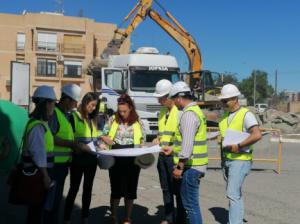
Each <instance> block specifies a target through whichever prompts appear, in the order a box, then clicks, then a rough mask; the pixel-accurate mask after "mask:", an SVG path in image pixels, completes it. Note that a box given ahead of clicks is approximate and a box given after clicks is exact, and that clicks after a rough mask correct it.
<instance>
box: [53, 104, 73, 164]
mask: <svg viewBox="0 0 300 224" xmlns="http://www.w3.org/2000/svg"><path fill="white" fill-rule="evenodd" d="M54 111H55V113H56V117H57V121H58V124H59V129H58V132H57V133H56V134H55V136H57V137H59V138H60V139H62V140H69V141H73V140H74V133H73V129H72V126H71V124H70V122H69V121H68V119H67V118H66V116H65V114H64V113H63V112H62V111H61V110H60V109H59V108H57V107H56V108H55V109H54ZM71 152H72V150H71V149H70V148H68V147H62V146H58V145H54V156H55V158H54V162H55V163H66V162H70V161H71V158H72V157H71V156H72V153H71Z"/></svg>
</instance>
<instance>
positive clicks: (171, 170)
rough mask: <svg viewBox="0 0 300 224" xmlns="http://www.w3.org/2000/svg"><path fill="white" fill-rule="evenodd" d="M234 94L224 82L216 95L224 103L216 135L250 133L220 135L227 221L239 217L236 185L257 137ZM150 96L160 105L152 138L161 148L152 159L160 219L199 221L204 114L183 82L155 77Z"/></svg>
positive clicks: (179, 223)
mask: <svg viewBox="0 0 300 224" xmlns="http://www.w3.org/2000/svg"><path fill="white" fill-rule="evenodd" d="M240 94H241V93H240V91H239V90H238V88H237V87H236V86H234V85H232V84H227V85H224V86H223V88H222V90H221V94H220V96H219V99H220V100H221V102H222V105H223V108H224V115H223V117H222V118H221V119H220V121H219V129H220V133H221V137H222V140H223V138H224V137H225V136H226V131H227V130H228V129H230V130H234V131H239V132H248V133H249V134H250V135H249V137H248V138H246V139H244V140H243V141H242V142H239V143H237V144H233V145H222V140H221V142H220V146H221V152H222V158H221V159H222V169H223V174H224V179H225V181H226V196H227V198H228V199H229V220H228V223H229V224H242V223H243V218H244V205H243V198H242V185H243V182H244V179H245V177H246V176H247V174H248V173H249V171H250V169H251V165H252V151H253V147H252V145H253V144H254V143H255V142H257V141H258V140H260V139H261V133H260V130H259V127H258V123H257V121H256V119H255V116H254V115H253V114H252V113H251V112H250V111H249V110H248V109H247V108H244V107H241V106H240V105H239V102H238V96H239V95H240ZM154 96H156V97H157V98H158V101H159V103H160V104H161V105H162V106H163V107H162V109H161V111H160V114H159V118H158V127H159V135H158V137H157V138H156V139H155V140H154V142H155V143H159V144H160V145H161V147H162V149H163V152H162V153H160V155H159V158H158V164H157V168H158V172H159V177H160V183H161V188H162V192H163V199H164V219H163V220H162V222H161V224H170V223H176V224H184V223H189V224H202V223H203V220H202V216H201V210H200V206H199V188H200V180H201V178H202V177H204V176H205V173H206V169H207V164H208V155H207V135H206V129H207V127H206V118H205V116H204V114H203V113H202V111H201V109H200V107H199V106H198V105H197V103H196V102H194V101H193V94H192V91H191V89H190V88H189V87H188V85H187V84H186V83H185V82H182V81H179V82H176V83H175V84H172V83H171V82H170V81H168V80H160V81H159V82H158V83H157V84H156V89H155V94H154ZM173 195H175V197H176V206H177V209H176V210H175V209H174V197H173Z"/></svg>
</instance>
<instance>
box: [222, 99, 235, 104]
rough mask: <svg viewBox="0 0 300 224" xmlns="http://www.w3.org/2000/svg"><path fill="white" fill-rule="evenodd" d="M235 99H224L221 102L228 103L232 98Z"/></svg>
mask: <svg viewBox="0 0 300 224" xmlns="http://www.w3.org/2000/svg"><path fill="white" fill-rule="evenodd" d="M233 99H234V98H229V99H222V100H221V102H222V103H227V102H229V101H231V100H233Z"/></svg>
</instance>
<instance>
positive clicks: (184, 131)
mask: <svg viewBox="0 0 300 224" xmlns="http://www.w3.org/2000/svg"><path fill="white" fill-rule="evenodd" d="M195 105H197V104H196V102H191V103H189V104H188V105H187V106H186V107H185V108H184V109H183V111H184V110H185V109H186V108H188V107H191V106H195ZM200 125H201V122H200V120H199V118H198V116H197V115H196V114H195V113H194V112H193V111H187V112H184V113H183V114H182V116H181V119H180V123H179V130H180V133H181V136H182V143H181V151H180V152H179V155H178V157H179V159H190V158H191V156H192V154H193V146H194V138H195V135H196V133H197V131H198V128H199V126H200ZM193 168H194V169H196V170H199V171H201V172H205V171H206V165H204V166H195V167H193Z"/></svg>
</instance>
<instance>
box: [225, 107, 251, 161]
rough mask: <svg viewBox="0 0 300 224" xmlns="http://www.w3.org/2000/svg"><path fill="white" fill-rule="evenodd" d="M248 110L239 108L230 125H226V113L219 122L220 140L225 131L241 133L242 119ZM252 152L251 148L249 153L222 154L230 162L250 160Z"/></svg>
mask: <svg viewBox="0 0 300 224" xmlns="http://www.w3.org/2000/svg"><path fill="white" fill-rule="evenodd" d="M248 111H249V110H248V109H247V108H244V107H241V108H240V109H239V111H237V112H236V114H235V115H234V117H233V118H232V120H231V122H230V124H228V118H229V113H228V112H226V113H225V114H224V116H223V117H222V119H221V121H220V122H219V129H220V132H221V136H222V138H224V136H225V132H226V130H227V129H231V130H235V131H241V132H242V131H243V125H244V118H245V116H246V113H247V112H248ZM252 151H253V146H251V147H250V153H243V152H239V153H232V152H224V153H225V158H226V159H230V160H252V157H253V156H252Z"/></svg>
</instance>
